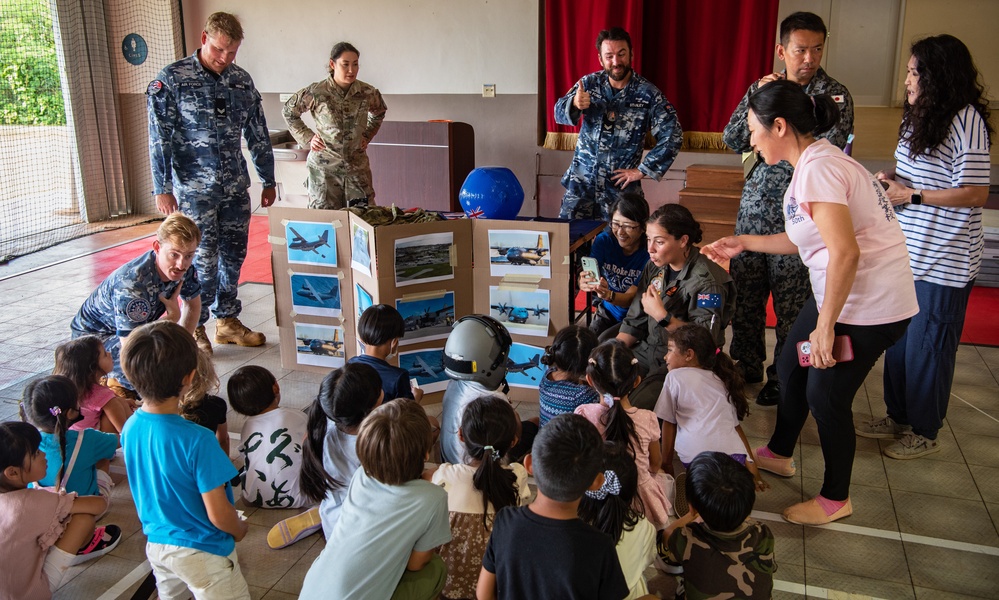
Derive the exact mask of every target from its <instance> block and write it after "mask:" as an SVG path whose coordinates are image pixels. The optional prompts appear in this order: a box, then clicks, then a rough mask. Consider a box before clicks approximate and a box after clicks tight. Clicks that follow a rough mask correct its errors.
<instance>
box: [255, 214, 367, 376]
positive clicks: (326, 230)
mask: <svg viewBox="0 0 999 600" xmlns="http://www.w3.org/2000/svg"><path fill="white" fill-rule="evenodd" d="M267 213H268V222H269V226H270V229H269V232H270V235H269V236H268V241H269V242H270V243H271V272H272V273H273V275H274V314H275V316H276V320H277V324H278V334H279V338H280V343H281V366H282V367H283V368H285V369H295V370H302V371H313V372H320V373H325V372H328V371H329V370H330V369H334V368H337V367H340V366H342V365H343V364H344V362H345V361H346V359H348V358H350V357H351V356H353V355H354V354H353V353H352V352H351V351H350V346H351V344H352V343H353V342H352V340H353V339H354V330H355V323H356V319H354V318H351V315H353V314H354V296H353V294H352V292H351V288H350V287H348V286H349V285H350V281H351V278H350V259H351V252H350V250H351V248H350V240H349V239H348V236H347V235H346V232H347V230H348V223H349V216H350V213H348V212H347V211H343V210H308V209H304V208H278V207H271V208H270V209H268V211H267Z"/></svg>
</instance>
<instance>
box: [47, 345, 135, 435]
mask: <svg viewBox="0 0 999 600" xmlns="http://www.w3.org/2000/svg"><path fill="white" fill-rule="evenodd" d="M113 368H114V359H113V358H112V357H111V354H110V353H108V351H107V350H105V349H104V344H102V343H101V339H100V338H99V337H97V336H95V335H85V336H83V337H78V338H76V339H75V340H71V341H69V342H66V343H65V344H61V345H60V346H59V347H58V348H56V351H55V369H53V371H52V374H53V375H63V376H65V377H68V378H69V380H70V381H72V382H73V383H74V384H75V385H76V388H77V390H79V393H80V416H81V417H82V418H81V419H80V420H79V421H77V422H76V423H74V424H73V425H72V426H71V427H70V429H71V430H73V431H83V430H84V429H97V430H100V431H103V432H105V433H117V434H121V428H122V427H123V426H124V425H125V420H126V419H128V418H129V417H130V416H132V412H133V407H132V405H131V404H130V403H129V401H128V400H126V399H125V398H120V397H118V396H116V395H115V394H114V392H112V391H111V389H110V388H107V387H105V386H103V385H101V379H102V378H103V377H104V376H105V375H107V374H108V373H110V372H111V370H112V369H113Z"/></svg>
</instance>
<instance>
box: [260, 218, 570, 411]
mask: <svg viewBox="0 0 999 600" xmlns="http://www.w3.org/2000/svg"><path fill="white" fill-rule="evenodd" d="M268 213H269V220H270V242H271V248H272V256H271V263H272V268H273V273H274V298H275V312H276V314H277V322H278V331H279V334H280V341H281V366H282V367H284V368H286V369H296V370H305V371H315V372H323V373H325V372H328V371H329V370H330V369H332V368H336V367H338V366H340V365H342V364H343V363H344V362H345V361H346V360H347V359H349V358H351V357H353V356H356V355H357V354H359V353H360V352H362V351H363V349H362V346H361V344H360V342H359V340H358V339H357V337H356V331H357V321H358V318H359V317H360V314H361V313H362V312H363V310H364V309H365V308H367V307H368V306H371V305H372V304H388V305H390V306H394V307H396V308H397V309H398V310H399V312H400V313H401V314H402V315H403V320H404V322H405V324H406V335H405V336H404V337H403V339H402V340H401V341H400V342H401V343H400V347H399V353H398V355H396V356H394V357H392V358H390V359H389V362H390V363H392V364H395V365H397V366H401V367H402V368H405V369H406V370H408V371H409V373H410V376H411V378H412V379H414V380H417V381H418V382H419V386H420V387H421V389H423V390H424V397H423V400H424V402H425V403H435V402H439V401H440V400H441V398H442V396H443V389H444V387H445V385H446V378H445V377H444V376H443V371H442V369H443V367H442V365H441V354H440V353H441V351H442V350H443V348H444V344H445V341H446V339H447V335H448V334H449V333H450V331H451V329H452V326H453V324H454V322H455V321H457V320H458V319H460V318H461V317H463V316H465V315H469V314H473V313H476V314H485V315H492V316H493V317H494V318H497V319H498V320H499V321H500V322H502V323H504V324H505V325H506V326H507V327H508V329H509V330H510V332H511V335H512V337H513V340H514V346H513V348H512V349H511V352H510V358H509V361H508V377H507V380H508V382H509V383H510V386H511V388H510V398H511V399H513V400H517V401H533V402H536V401H537V398H538V392H537V386H538V385H539V383H540V381H541V377H542V376H543V375H544V373H545V366H544V365H541V364H540V358H541V356H542V355H543V354H544V348H545V347H546V346H548V345H549V344H551V342H552V340H553V339H554V336H555V333H556V332H557V331H558V330H560V329H562V328H563V327H566V326H567V325H569V319H570V318H571V317H570V312H569V293H570V291H569V290H570V285H569V283H570V282H569V280H570V278H571V272H572V268H571V267H572V265H571V264H570V256H571V255H570V237H569V236H570V234H569V223H568V222H540V221H500V220H468V219H457V220H447V221H437V222H430V223H410V224H402V225H384V226H379V227H374V226H373V225H371V224H370V223H367V222H365V221H364V220H363V219H361V218H359V217H358V216H356V215H354V214H352V213H350V212H348V211H321V210H307V209H294V208H274V207H271V208H270V209H269V211H268ZM473 258H474V259H476V260H477V262H476V263H475V268H474V269H473Z"/></svg>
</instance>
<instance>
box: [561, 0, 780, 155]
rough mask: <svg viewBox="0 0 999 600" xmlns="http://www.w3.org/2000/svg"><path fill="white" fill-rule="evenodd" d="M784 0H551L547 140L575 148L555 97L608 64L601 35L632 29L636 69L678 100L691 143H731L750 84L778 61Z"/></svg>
mask: <svg viewBox="0 0 999 600" xmlns="http://www.w3.org/2000/svg"><path fill="white" fill-rule="evenodd" d="M778 4H779V0H696V1H694V0H653V1H651V2H642V1H640V0H636V1H625V2H622V1H621V0H546V2H545V69H546V73H545V99H544V102H545V104H544V107H543V110H544V111H545V113H546V114H545V122H546V124H547V131H548V135H547V136H546V140H545V146H546V147H549V148H561V149H572V148H573V147H574V142H575V140H574V137H575V136H574V135H570V136H566V135H565V134H566V133H567V132H572V133H575V132H576V130H577V129H576V128H572V127H563V126H560V125H556V124H555V120H554V115H553V112H554V107H555V101H556V100H557V99H558V98H559V97H561V96H562V95H563V94H565V93H566V91H568V90H569V88H570V87H572V85H573V84H574V83H575V82H576V81H577V80H578V79H579V78H580V77H581V76H582V75H585V74H587V73H592V72H593V71H595V70H598V69H599V68H600V65H599V63H598V62H597V54H596V47H595V46H594V41H595V40H596V37H597V33H598V32H599V31H600V30H601V29H607V28H609V27H613V26H615V25H618V26H621V27H624V28H625V29H626V30H628V32H629V33H630V34H631V38H632V46H633V47H634V48H635V60H634V64H633V66H634V67H635V71H637V72H638V73H640V74H641V75H642V76H644V77H645V78H647V79H649V80H650V81H652V82H653V83H654V84H656V86H658V87H659V89H661V90H662V91H663V93H664V94H665V95H666V97H667V98H669V100H670V102H672V103H673V106H675V107H676V110H677V114H678V117H679V119H680V125H681V126H682V127H683V130H684V147H685V148H695V149H696V148H724V144H723V143H722V142H721V136H720V132H721V131H722V129H724V128H725V125H726V124H727V123H728V120H729V117H731V115H732V111H733V110H735V107H736V105H737V104H738V103H739V100H740V99H741V98H742V95H743V94H745V93H746V89H747V88H748V87H749V84H750V83H751V82H752V81H753V80H755V79H759V78H760V77H761V76H763V75H764V74H766V73H769V72H770V71H771V69H772V64H773V56H774V41H775V40H776V29H777V9H778Z"/></svg>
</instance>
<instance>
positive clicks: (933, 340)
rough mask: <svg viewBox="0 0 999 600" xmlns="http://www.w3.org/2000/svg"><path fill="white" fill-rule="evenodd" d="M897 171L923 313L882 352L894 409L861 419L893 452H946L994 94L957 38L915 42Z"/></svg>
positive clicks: (899, 205) (861, 429)
mask: <svg viewBox="0 0 999 600" xmlns="http://www.w3.org/2000/svg"><path fill="white" fill-rule="evenodd" d="M911 54H912V56H911V58H909V64H908V66H907V68H906V77H905V92H906V97H905V106H904V111H903V113H902V124H901V126H900V127H899V142H898V147H897V148H896V150H895V160H896V165H895V169H894V171H892V172H888V173H884V172H882V173H878V178H879V179H881V180H882V181H884V182H887V184H888V189H887V193H888V197H889V198H890V199H891V201H892V203H893V204H894V205H895V210H896V212H897V214H898V220H899V223H900V224H901V226H902V230H903V231H904V232H905V235H906V246H907V247H908V249H909V257H910V263H911V266H912V272H913V275H914V276H915V280H916V297H917V299H918V301H919V314H918V315H917V316H916V317H914V318H913V319H912V323H911V324H910V325H909V329H908V331H907V332H906V335H905V336H904V337H903V338H902V339H901V340H899V341H898V342H897V343H896V344H895V345H894V346H892V347H891V348H889V349H888V351H887V353H886V354H885V371H884V395H885V404H886V405H887V408H888V416H886V417H885V418H883V419H876V420H874V421H872V422H870V423H863V424H859V425H858V426H857V434H858V435H861V436H863V437H869V438H884V439H892V438H895V439H897V441H896V442H895V443H893V444H892V445H890V446H888V447H886V448H885V449H884V453H885V455H886V456H889V457H891V458H896V459H911V458H919V457H921V456H925V455H927V454H931V453H933V452H938V451H939V450H940V445H939V442H938V441H937V432H938V431H939V430H940V428H941V426H942V425H943V418H944V417H945V416H946V414H947V403H948V399H949V398H950V387H951V383H952V382H953V380H954V363H955V359H956V357H957V346H958V342H959V341H960V338H961V329H962V328H963V327H964V313H965V309H966V308H967V306H968V297H969V296H970V295H971V287H972V286H973V285H974V283H975V277H977V276H978V272H979V269H980V267H981V260H982V248H983V246H984V236H983V231H982V206H984V205H985V201H986V199H987V198H988V194H989V171H990V162H989V146H990V143H991V137H992V134H993V133H994V130H993V127H992V126H991V125H990V124H989V108H988V100H987V99H986V98H985V97H984V95H985V94H984V89H983V86H982V83H981V80H980V78H979V73H978V69H977V68H976V67H975V64H974V62H973V61H972V59H971V53H970V52H968V48H967V47H966V46H965V45H964V44H963V43H962V42H961V40H959V39H957V38H955V37H953V36H950V35H939V36H934V37H928V38H925V39H922V40H920V41H918V42H916V43H915V44H913V45H912V49H911Z"/></svg>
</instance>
